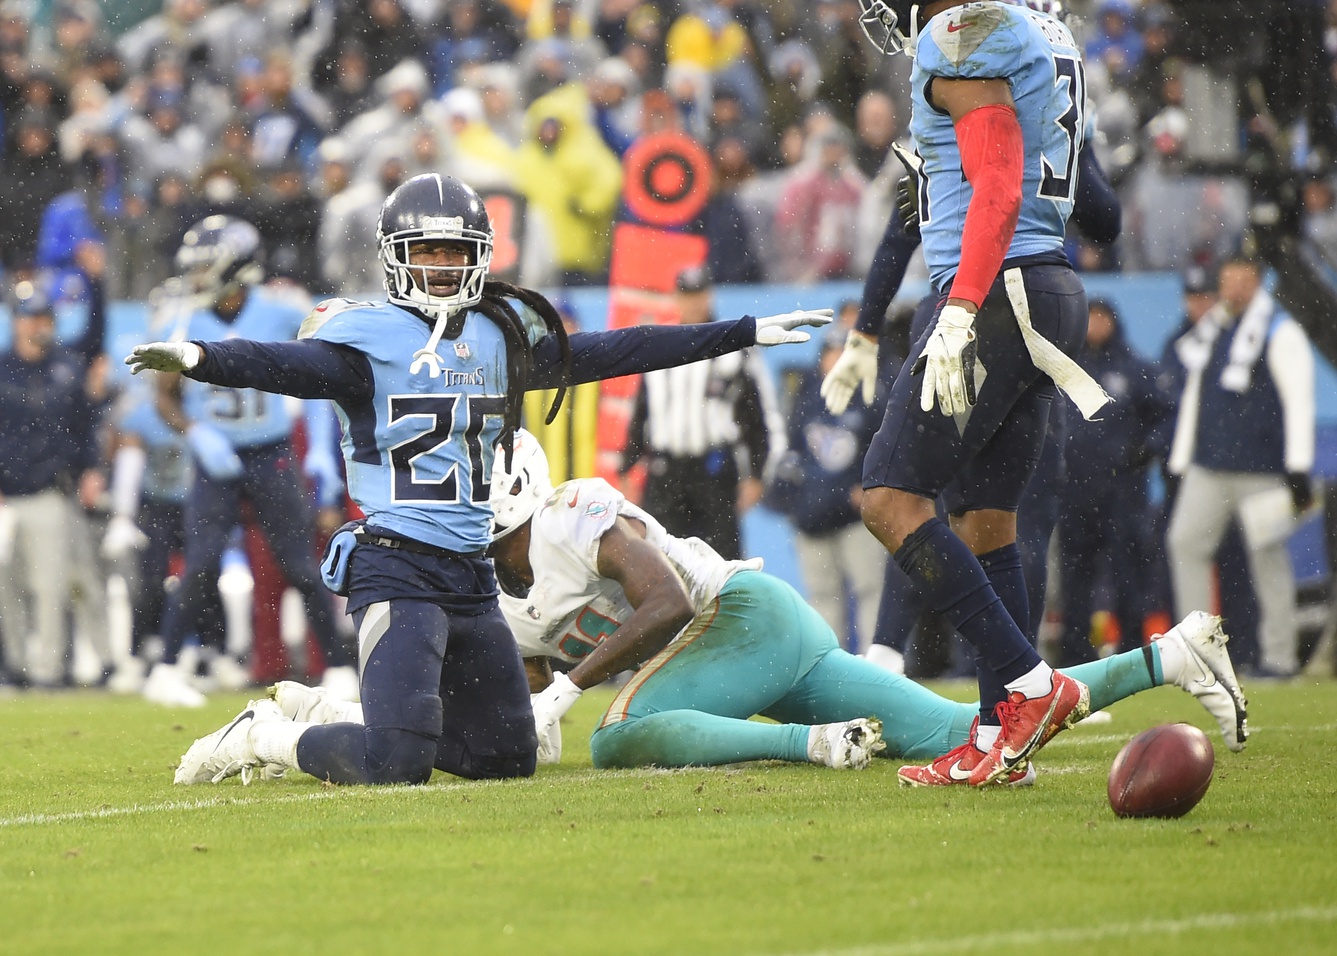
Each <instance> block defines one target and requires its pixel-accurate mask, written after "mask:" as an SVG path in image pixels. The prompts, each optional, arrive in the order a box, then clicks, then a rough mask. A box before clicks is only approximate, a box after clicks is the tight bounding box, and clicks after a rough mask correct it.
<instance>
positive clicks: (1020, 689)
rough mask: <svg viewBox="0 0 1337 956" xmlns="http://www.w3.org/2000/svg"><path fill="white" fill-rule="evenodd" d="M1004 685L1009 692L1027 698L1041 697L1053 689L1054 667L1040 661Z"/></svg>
mask: <svg viewBox="0 0 1337 956" xmlns="http://www.w3.org/2000/svg"><path fill="white" fill-rule="evenodd" d="M1004 686H1005V687H1007V689H1008V692H1009V693H1017V694H1020V695H1021V696H1022V697H1025V698H1027V699H1029V698H1031V697H1043V696H1044V695H1045V694H1047V693H1049V692H1050V691H1051V690H1053V689H1054V668H1052V667H1050V666H1049V665H1048V664H1046V663H1045V662H1044V661H1041V662H1040V663H1038V664H1036V665H1035V666H1034V667H1032V668H1031V669H1030V670H1028V671H1027V672H1026V673H1024V674H1022V675H1021V676H1020V677H1018V678H1017V679H1016V680H1012V681H1008V682H1007V683H1006V684H1005V685H1004Z"/></svg>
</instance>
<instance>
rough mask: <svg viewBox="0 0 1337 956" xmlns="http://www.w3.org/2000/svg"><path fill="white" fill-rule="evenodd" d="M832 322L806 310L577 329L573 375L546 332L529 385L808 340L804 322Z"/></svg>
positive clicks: (824, 312) (827, 313)
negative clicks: (567, 372) (700, 321)
mask: <svg viewBox="0 0 1337 956" xmlns="http://www.w3.org/2000/svg"><path fill="white" fill-rule="evenodd" d="M830 322H831V310H830V309H812V310H805V309H800V310H796V311H794V312H786V313H785V314H783V315H766V316H762V317H761V318H759V319H754V318H753V317H752V316H750V315H745V316H743V317H742V318H741V319H734V320H732V321H728V322H708V323H705V324H702V325H638V326H634V327H632V328H626V329H614V330H612V331H608V332H577V333H576V334H575V335H573V336H571V372H570V375H569V376H564V375H563V369H562V362H561V358H560V352H559V350H558V345H557V341H556V339H554V338H553V337H552V336H545V337H544V338H542V339H540V340H539V342H538V344H537V345H535V346H534V371H533V373H532V375H531V377H530V379H529V388H530V389H531V390H532V389H539V388H557V387H559V386H562V385H579V384H580V383H582V382H596V381H599V380H601V379H605V378H617V377H619V376H622V375H638V374H640V373H642V372H653V371H654V370H655V369H661V368H674V367H676V366H679V365H688V364H690V363H692V362H700V361H703V360H705V359H710V358H714V357H715V356H717V355H726V354H728V353H729V352H737V351H739V350H741V349H745V348H747V347H748V346H750V345H780V344H784V343H787V342H806V341H807V340H808V333H806V332H803V331H800V330H799V329H798V326H801V325H807V326H813V327H816V328H820V327H822V326H824V325H827V324H829V323H830Z"/></svg>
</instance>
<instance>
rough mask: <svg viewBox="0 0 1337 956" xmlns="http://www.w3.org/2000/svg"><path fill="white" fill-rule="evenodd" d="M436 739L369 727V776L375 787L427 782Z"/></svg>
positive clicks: (405, 731) (430, 773) (430, 772)
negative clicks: (389, 784) (377, 785)
mask: <svg viewBox="0 0 1337 956" xmlns="http://www.w3.org/2000/svg"><path fill="white" fill-rule="evenodd" d="M435 757H436V740H435V739H434V738H430V737H424V736H422V735H421V734H415V733H413V732H411V731H407V730H397V729H393V728H372V727H369V728H367V776H368V777H369V778H370V779H369V782H370V783H374V784H388V783H415V784H416V783H426V782H427V781H428V780H429V779H430V778H431V776H432V762H433V760H434V758H435Z"/></svg>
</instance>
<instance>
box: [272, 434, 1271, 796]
mask: <svg viewBox="0 0 1337 956" xmlns="http://www.w3.org/2000/svg"><path fill="white" fill-rule="evenodd" d="M492 510H493V514H494V515H495V518H494V532H495V536H494V541H493V544H492V555H493V560H494V562H495V565H496V569H497V577H498V579H499V581H500V583H501V588H502V594H501V609H502V613H503V614H505V616H506V620H507V622H508V623H509V624H510V626H511V630H512V632H513V633H514V634H515V639H516V642H517V643H518V644H519V646H520V653H521V654H522V655H523V656H524V657H525V663H526V667H527V668H528V670H529V673H530V675H531V685H530V686H531V689H533V690H537V691H538V692H537V693H536V694H535V696H534V720H535V725H536V731H537V733H538V736H539V740H540V750H539V754H540V759H541V760H546V761H549V762H554V761H556V760H557V759H558V758H559V757H560V753H561V736H560V730H559V723H558V722H559V720H560V719H561V717H562V715H563V714H564V713H565V712H566V711H567V710H568V709H569V708H570V706H571V705H572V704H573V703H574V702H575V701H576V700H577V699H578V698H579V697H580V695H581V693H582V692H583V691H584V690H586V689H588V688H590V687H592V686H594V685H596V684H598V683H600V682H601V681H603V680H604V679H605V678H607V677H609V676H611V675H613V674H616V673H619V672H621V671H624V670H630V671H634V672H635V673H634V674H633V675H632V676H631V678H630V679H629V680H628V681H627V683H626V684H625V685H624V686H623V687H622V689H621V691H620V692H619V693H618V695H617V696H616V697H615V698H614V700H613V703H612V705H611V706H610V707H609V709H608V711H607V712H606V713H605V714H604V716H603V718H602V719H601V720H600V722H599V724H598V726H597V728H596V729H595V731H594V734H593V736H592V737H591V739H590V753H591V757H592V758H593V761H594V765H595V766H596V767H636V766H649V765H654V766H661V767H678V766H688V765H714V764H723V763H733V762H736V761H743V760H760V759H773V760H790V761H795V762H803V761H808V762H812V763H816V764H821V765H825V766H830V767H835V768H838V769H861V768H863V767H866V766H867V765H868V763H869V759H870V758H871V757H872V756H873V755H874V754H876V753H878V752H880V751H882V750H883V749H884V748H885V753H886V754H887V755H888V756H895V757H909V758H918V757H928V756H934V755H936V754H939V753H942V752H944V751H952V752H953V754H954V756H953V759H952V761H951V762H950V763H948V764H947V765H946V766H944V767H943V768H942V771H941V772H942V774H943V776H944V778H945V780H948V781H954V780H955V779H956V778H957V777H959V776H961V775H963V774H964V775H965V776H968V775H969V768H964V769H963V767H962V766H961V761H962V759H963V758H964V757H965V756H966V748H968V747H969V746H970V744H969V737H970V733H971V727H972V722H973V720H974V718H975V716H976V714H977V711H978V705H970V704H962V703H956V702H954V701H950V700H947V699H945V698H942V697H939V696H938V695H936V694H934V693H932V692H931V691H929V690H928V689H927V688H925V687H922V686H920V685H919V684H916V683H914V682H913V681H911V680H909V679H907V678H905V677H902V676H900V675H896V674H891V673H889V672H887V671H886V670H884V669H883V668H880V667H878V666H877V665H875V664H873V663H871V662H869V661H866V660H864V659H863V658H860V657H855V656H853V655H851V654H848V653H846V652H845V651H844V650H842V649H841V648H840V646H839V642H838V641H837V639H836V636H835V634H834V632H833V631H832V630H831V628H830V626H828V625H827V624H826V622H825V621H824V620H823V619H822V618H821V616H820V615H818V614H817V612H816V611H814V610H813V609H812V608H810V607H808V606H807V605H806V604H805V603H804V602H803V601H802V599H801V598H800V597H799V596H798V593H797V592H796V591H794V589H793V588H791V587H790V586H789V585H788V584H786V583H785V582H783V581H781V580H779V579H778V578H775V577H772V576H771V575H769V574H766V573H764V572H762V571H761V570H760V562H756V561H728V560H725V559H724V558H721V557H720V556H719V555H718V554H716V553H715V552H714V551H713V550H711V548H709V547H708V546H707V545H705V544H704V543H703V542H702V541H700V540H698V539H696V538H688V539H682V538H675V537H673V536H672V535H670V534H668V533H667V532H666V531H665V530H664V528H663V526H662V525H661V524H660V523H659V522H658V521H657V520H656V519H655V518H654V517H653V516H651V515H649V514H647V513H646V512H645V511H643V510H642V509H640V508H638V507H636V506H635V505H633V504H631V503H630V502H629V501H627V500H626V499H625V498H624V497H623V496H622V495H621V494H620V493H619V492H618V491H617V490H615V489H614V488H613V487H612V486H610V485H609V484H608V483H607V482H605V481H603V480H602V479H599V478H585V479H574V480H572V481H568V482H565V483H563V484H561V485H559V486H558V487H557V488H556V489H553V487H552V485H551V484H550V483H549V481H548V469H547V461H546V458H545V456H544V453H543V449H542V446H541V445H540V444H539V443H538V441H537V440H536V439H535V438H534V436H532V435H530V434H529V433H527V432H524V431H521V432H518V433H517V434H516V438H515V448H514V454H513V456H512V459H511V462H510V464H509V466H507V465H506V464H505V463H504V462H503V461H502V460H501V459H500V458H498V460H497V461H496V463H495V464H494V467H493V470H492ZM1225 640H1226V639H1225V636H1224V635H1223V634H1222V633H1221V630H1220V620H1219V619H1218V618H1215V617H1212V616H1211V615H1208V614H1202V613H1195V614H1193V615H1191V616H1190V617H1189V618H1188V619H1186V620H1185V621H1184V622H1183V623H1181V624H1179V625H1178V626H1177V627H1175V628H1173V629H1172V630H1171V631H1170V633H1168V634H1166V635H1163V636H1162V637H1160V638H1159V639H1157V640H1156V641H1154V642H1153V643H1152V644H1151V645H1149V646H1148V647H1147V648H1145V649H1144V650H1138V651H1134V652H1130V653H1126V654H1123V655H1120V656H1118V657H1111V658H1108V659H1106V660H1103V661H1099V662H1096V663H1092V664H1088V665H1082V666H1081V667H1080V668H1074V669H1073V673H1074V674H1076V675H1078V676H1079V677H1080V678H1081V679H1082V680H1083V681H1085V682H1086V683H1087V684H1088V686H1089V687H1090V688H1091V694H1092V698H1093V700H1094V701H1095V702H1096V703H1097V704H1098V705H1101V706H1103V705H1105V704H1109V703H1113V702H1114V701H1117V700H1120V699H1122V698H1124V697H1128V696H1130V695H1132V694H1134V693H1137V692H1138V691H1142V690H1146V689H1148V688H1150V687H1154V686H1157V685H1160V684H1175V685H1177V686H1179V687H1182V688H1184V689H1185V690H1188V691H1189V692H1190V693H1192V694H1193V695H1194V696H1196V697H1197V698H1198V699H1199V700H1200V701H1201V702H1202V704H1203V705H1204V706H1205V707H1206V708H1207V710H1208V711H1209V712H1210V713H1211V714H1212V716H1213V717H1215V718H1216V720H1217V722H1218V725H1219V726H1220V728H1221V732H1222V734H1223V735H1224V737H1225V741H1226V745H1227V746H1228V747H1229V748H1230V749H1232V750H1239V749H1242V747H1243V746H1244V741H1245V736H1246V727H1245V712H1244V701H1243V699H1242V697H1240V696H1239V688H1238V683H1237V682H1236V680H1235V676H1234V669H1233V667H1232V666H1231V663H1230V657H1229V654H1228V653H1227V650H1226V646H1225ZM552 659H556V660H559V661H564V662H565V663H566V665H567V666H568V667H569V670H568V671H567V672H566V673H560V672H559V673H556V674H553V673H552V671H551V669H550V666H549V663H548V662H549V661H550V660H552ZM273 693H274V697H275V700H276V701H277V702H278V704H279V706H280V708H281V709H282V710H283V711H284V713H285V715H287V716H289V717H290V718H293V719H301V720H308V721H325V720H340V719H353V720H356V719H358V714H357V709H356V708H357V705H356V704H351V705H350V704H346V703H344V702H341V701H337V700H333V699H331V698H330V697H329V695H328V694H326V693H325V692H324V691H323V689H320V688H316V689H311V688H306V687H303V686H301V685H300V684H294V683H292V682H284V683H280V684H278V685H276V687H275V688H274V692H273ZM758 713H760V714H764V715H766V716H768V717H772V718H774V719H775V720H777V721H779V723H778V724H766V723H759V722H756V721H750V720H748V718H749V717H751V716H752V715H754V714H758ZM1034 779H1035V772H1034V770H1033V768H1032V767H1031V766H1030V765H1029V764H1028V765H1026V767H1025V768H1024V769H1023V772H1021V773H1019V774H1018V775H1017V777H1016V778H1014V779H1010V780H1009V781H1008V782H1009V783H1012V784H1014V785H1025V784H1029V783H1031V782H1032V781H1033V780H1034ZM902 780H903V781H904V782H905V783H907V784H918V785H927V784H938V783H942V782H943V781H937V780H933V781H928V780H922V779H919V778H917V777H909V778H906V777H902Z"/></svg>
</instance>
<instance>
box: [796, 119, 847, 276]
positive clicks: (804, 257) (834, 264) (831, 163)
mask: <svg viewBox="0 0 1337 956" xmlns="http://www.w3.org/2000/svg"><path fill="white" fill-rule="evenodd" d="M850 146H851V141H850V134H849V131H848V130H845V129H844V128H841V127H830V128H828V129H826V130H825V131H823V132H822V133H820V134H819V135H818V136H816V137H815V138H814V143H813V148H814V150H815V156H814V157H813V159H812V160H810V161H808V162H804V163H801V164H800V165H799V166H797V167H795V169H794V171H793V172H792V173H791V174H790V175H789V177H788V178H787V180H786V181H785V183H784V187H783V191H782V193H781V195H780V205H779V208H778V209H777V210H776V213H775V230H776V233H777V235H778V236H779V238H780V242H781V249H782V254H783V257H784V258H783V261H784V275H786V276H787V277H788V278H789V279H790V281H793V282H821V281H825V280H828V279H845V278H852V277H853V272H852V263H853V257H854V239H855V235H856V232H855V222H856V220H857V217H858V212H859V203H860V200H861V198H862V196H863V191H864V187H865V186H866V185H867V181H866V180H865V179H864V177H863V174H862V173H860V172H859V170H858V167H856V166H855V165H854V161H853V159H852V158H851V156H850Z"/></svg>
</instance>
